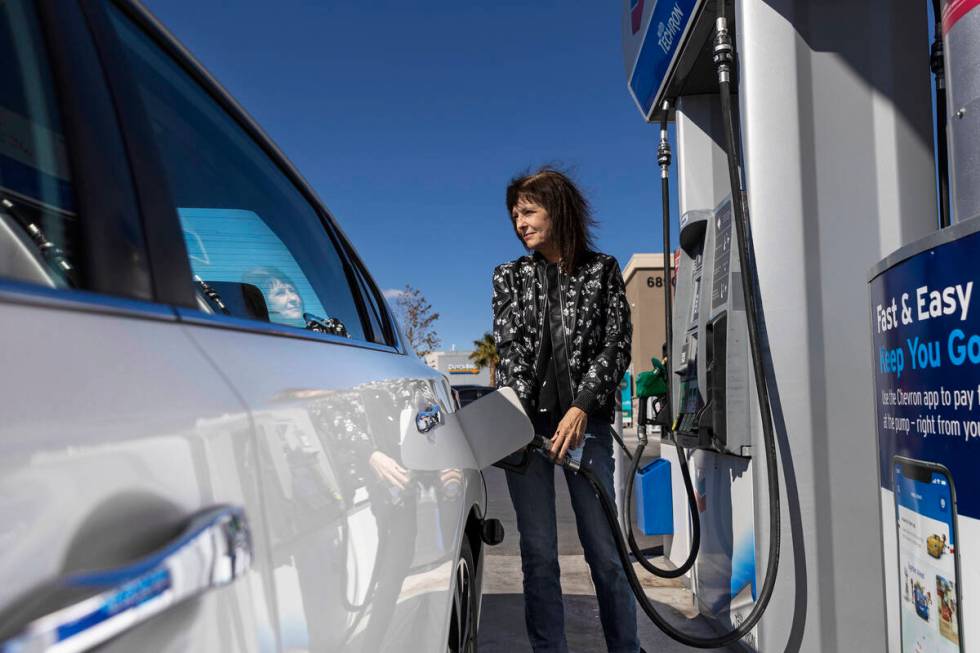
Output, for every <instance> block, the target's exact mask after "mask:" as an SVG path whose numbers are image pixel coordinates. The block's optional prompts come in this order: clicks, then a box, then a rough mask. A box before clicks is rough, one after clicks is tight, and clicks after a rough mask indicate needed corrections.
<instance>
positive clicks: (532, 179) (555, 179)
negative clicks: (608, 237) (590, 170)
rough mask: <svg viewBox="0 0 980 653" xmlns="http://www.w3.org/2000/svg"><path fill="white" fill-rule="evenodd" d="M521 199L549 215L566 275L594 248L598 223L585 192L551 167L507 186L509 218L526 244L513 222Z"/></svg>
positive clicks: (515, 222)
mask: <svg viewBox="0 0 980 653" xmlns="http://www.w3.org/2000/svg"><path fill="white" fill-rule="evenodd" d="M521 200H527V201H530V202H534V203H535V204H538V205H540V206H541V207H542V208H544V210H546V211H547V212H548V216H549V217H550V218H551V228H552V233H553V234H554V237H555V238H556V240H557V241H558V251H559V252H560V255H561V261H562V268H563V270H564V271H565V272H571V271H573V270H574V269H575V268H576V266H578V264H579V263H581V262H582V259H583V257H584V256H585V254H586V252H589V251H590V250H592V249H594V247H595V245H594V240H593V236H592V230H593V228H594V227H595V225H596V220H595V218H593V217H592V209H591V208H590V207H589V202H588V200H586V199H585V196H584V195H583V194H582V191H580V190H579V189H578V187H577V186H576V185H575V182H573V181H572V180H571V179H570V178H569V177H568V175H567V174H565V173H564V172H562V171H561V170H558V169H556V168H553V167H550V166H544V167H542V168H539V169H538V170H536V171H535V172H526V173H524V174H522V175H519V176H517V177H514V178H513V179H511V180H510V183H509V184H508V185H507V215H508V216H509V217H510V224H511V226H512V227H513V228H514V233H515V234H516V235H517V239H518V240H520V241H521V244H522V245H523V244H524V239H522V238H521V235H520V234H519V233H518V232H517V221H516V220H515V219H514V207H515V206H516V205H517V203H518V202H520V201H521Z"/></svg>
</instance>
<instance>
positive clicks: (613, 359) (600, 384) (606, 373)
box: [572, 260, 633, 415]
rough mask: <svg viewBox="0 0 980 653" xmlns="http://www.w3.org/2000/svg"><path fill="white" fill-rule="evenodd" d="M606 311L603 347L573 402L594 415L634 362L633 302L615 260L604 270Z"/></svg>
mask: <svg viewBox="0 0 980 653" xmlns="http://www.w3.org/2000/svg"><path fill="white" fill-rule="evenodd" d="M602 281H603V283H602V287H603V288H605V292H606V293H607V296H606V313H605V321H606V323H605V325H604V327H605V328H604V329H603V331H604V334H605V335H604V337H603V346H602V350H601V351H600V352H599V355H598V356H596V357H595V359H594V360H593V361H592V364H591V365H589V369H588V370H587V371H586V372H585V374H583V375H582V380H581V381H580V382H579V387H578V395H577V396H576V397H575V401H573V402H572V405H573V406H576V407H577V408H581V409H582V410H584V411H585V412H586V413H588V414H589V415H591V414H592V413H593V412H594V411H595V410H596V409H597V408H598V407H599V406H600V405H602V404H604V403H606V401H607V400H608V399H609V398H610V397H611V396H612V393H613V392H615V391H616V389H617V388H619V383H620V381H621V380H622V379H623V375H624V374H625V373H626V368H628V367H629V364H630V356H631V353H630V352H631V347H632V342H633V323H632V322H631V321H630V305H629V302H628V301H626V286H625V284H624V283H623V273H622V272H621V271H620V269H619V263H617V262H616V261H615V260H612V261H611V263H610V264H609V265H607V266H606V269H605V272H604V274H603V280H602Z"/></svg>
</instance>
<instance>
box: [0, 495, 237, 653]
mask: <svg viewBox="0 0 980 653" xmlns="http://www.w3.org/2000/svg"><path fill="white" fill-rule="evenodd" d="M251 562H252V538H251V534H250V532H249V527H248V519H247V518H246V516H245V511H244V510H242V509H241V508H238V507H234V506H215V507H213V508H208V509H206V510H204V511H203V512H200V513H198V514H197V515H195V516H194V517H192V518H191V521H190V523H189V524H188V525H187V528H185V529H184V530H183V532H181V534H180V535H178V536H177V538H176V539H174V540H173V541H171V542H170V543H168V544H166V545H165V546H164V547H163V548H161V549H158V550H157V551H155V552H153V553H151V554H149V555H148V556H146V557H144V558H141V559H139V560H136V561H135V562H131V563H128V564H125V565H122V566H120V567H116V568H112V569H104V570H99V571H86V572H79V573H73V574H69V575H67V576H64V577H62V578H60V579H58V580H57V581H55V582H54V583H53V584H51V585H49V586H47V588H46V591H45V593H44V597H43V598H44V601H43V603H44V604H45V605H46V606H48V608H49V610H48V611H45V612H44V613H42V614H37V613H36V612H35V613H30V614H27V615H24V618H22V619H21V620H19V623H17V624H9V630H8V627H5V626H0V631H3V633H4V635H3V636H2V637H0V653H21V652H24V651H30V652H31V653H34V652H35V651H57V652H58V653H68V652H75V651H87V650H89V649H92V648H94V647H96V646H99V645H101V644H104V643H105V642H106V641H108V640H109V639H111V638H112V637H115V636H116V635H118V634H119V633H122V632H124V631H126V630H129V629H130V628H132V627H134V626H136V625H138V624H140V623H143V622H145V621H147V620H149V619H151V618H152V617H154V616H156V615H158V614H160V613H161V612H163V611H165V610H167V609H168V608H170V607H173V606H175V605H177V604H178V603H180V602H181V601H184V600H186V599H188V598H190V597H192V596H195V595H197V594H200V593H201V592H205V591H207V590H210V589H213V588H216V587H221V586H223V585H227V584H228V583H230V582H232V581H233V580H235V579H236V578H239V577H240V576H242V575H244V574H245V572H246V571H248V569H249V566H250V565H251ZM28 598H31V597H28ZM52 606H53V607H52Z"/></svg>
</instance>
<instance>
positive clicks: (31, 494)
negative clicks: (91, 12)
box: [0, 0, 277, 651]
mask: <svg viewBox="0 0 980 653" xmlns="http://www.w3.org/2000/svg"><path fill="white" fill-rule="evenodd" d="M56 10H57V11H56ZM0 60H2V61H3V62H4V84H3V85H0V361H2V369H3V373H2V375H0V415H2V418H0V551H2V555H0V649H2V650H5V651H6V650H48V649H47V647H49V646H51V647H54V646H57V647H59V648H58V649H57V650H86V649H88V648H91V647H94V646H96V645H98V644H100V643H102V642H108V643H106V644H105V646H104V647H103V648H102V649H100V650H106V651H133V650H147V651H149V650H153V651H183V650H208V651H260V650H275V649H276V648H277V633H276V631H275V630H274V628H273V627H272V624H273V622H274V618H273V612H272V611H273V609H274V605H273V603H272V601H271V600H270V598H269V597H267V596H266V592H267V587H266V586H267V583H264V582H263V581H264V577H263V565H264V562H263V561H262V560H261V559H259V560H252V561H250V560H249V558H250V556H251V554H252V552H253V550H254V548H255V547H259V548H261V547H263V546H264V545H263V544H262V541H261V539H262V531H261V527H262V523H261V517H262V511H261V506H260V504H259V493H258V476H259V469H258V466H259V458H258V455H257V449H256V446H255V445H256V440H255V437H254V433H253V431H252V428H251V422H250V419H249V416H248V413H247V410H246V408H245V406H244V404H243V402H242V401H241V399H240V398H239V397H238V396H237V395H236V394H235V393H234V392H233V390H232V389H231V387H230V386H229V385H228V384H227V382H226V381H225V379H224V378H223V377H222V376H221V374H219V373H218V371H217V370H216V368H215V367H214V365H213V364H212V363H211V362H210V361H209V360H208V358H207V357H206V356H205V355H204V354H203V353H202V352H201V350H200V347H199V345H197V344H196V343H195V342H194V341H193V340H192V338H191V337H190V336H189V335H188V328H187V327H186V326H185V325H182V324H181V323H180V322H179V320H178V319H177V316H176V313H175V311H174V310H173V308H171V307H170V306H167V305H165V304H163V303H161V302H159V301H157V300H158V299H159V298H158V295H157V288H156V286H155V285H154V283H153V282H154V279H153V274H152V269H151V268H152V266H151V265H150V263H149V258H150V257H149V253H148V252H149V249H148V247H147V238H146V233H145V230H144V228H143V222H142V219H141V215H142V213H141V207H140V204H139V201H138V197H137V195H136V194H135V193H134V188H133V185H132V180H131V178H130V176H129V172H128V171H129V169H130V161H129V158H128V153H127V150H126V144H125V141H124V139H123V138H122V136H121V132H120V130H119V127H118V125H117V123H116V122H115V117H114V116H115V115H116V112H115V111H114V103H113V98H112V96H111V94H110V93H109V90H108V89H107V87H106V86H105V84H104V81H103V79H104V77H103V70H102V68H101V66H100V63H99V56H98V51H97V49H96V45H95V42H94V41H93V40H92V38H91V34H90V32H89V31H88V30H87V28H86V22H85V19H84V16H83V14H82V13H81V12H80V10H79V7H78V6H76V5H74V4H73V3H70V2H62V3H57V7H56V6H55V3H51V2H46V1H42V2H36V3H35V2H33V1H31V0H5V1H4V2H2V3H0ZM250 525H252V526H253V527H258V528H259V530H258V531H257V532H255V533H252V534H251V535H252V537H251V540H250V535H249V530H248V529H249V526H250ZM250 562H251V565H250V564H249V563H250ZM269 587H271V586H269Z"/></svg>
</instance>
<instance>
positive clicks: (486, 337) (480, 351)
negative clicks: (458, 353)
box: [470, 333, 500, 387]
mask: <svg viewBox="0 0 980 653" xmlns="http://www.w3.org/2000/svg"><path fill="white" fill-rule="evenodd" d="M470 360H471V361H473V362H474V363H476V365H477V367H480V368H484V367H488V368H490V385H492V386H493V387H497V364H498V363H499V362H500V355H499V354H497V343H495V342H494V341H493V334H490V333H484V334H483V337H482V338H480V339H479V340H474V341H473V352H472V353H471V354H470Z"/></svg>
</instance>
